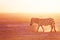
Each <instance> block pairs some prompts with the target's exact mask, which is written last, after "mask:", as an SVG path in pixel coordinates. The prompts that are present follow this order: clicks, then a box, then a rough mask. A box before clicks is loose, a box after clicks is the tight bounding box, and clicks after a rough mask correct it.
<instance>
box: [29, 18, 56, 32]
mask: <svg viewBox="0 0 60 40" xmlns="http://www.w3.org/2000/svg"><path fill="white" fill-rule="evenodd" d="M33 23H37V24H38V28H37V32H38V29H39V27H41V28H42V29H43V32H44V28H43V25H44V26H47V25H51V32H52V30H53V29H54V31H55V32H56V30H55V22H54V19H53V18H45V19H44V18H41V19H40V18H32V19H31V22H30V26H31V25H32V24H33Z"/></svg>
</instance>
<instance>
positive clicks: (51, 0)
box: [0, 0, 60, 13]
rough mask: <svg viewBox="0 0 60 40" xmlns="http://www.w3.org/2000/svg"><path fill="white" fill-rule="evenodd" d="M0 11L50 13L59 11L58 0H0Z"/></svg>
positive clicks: (59, 3) (59, 4)
mask: <svg viewBox="0 0 60 40" xmlns="http://www.w3.org/2000/svg"><path fill="white" fill-rule="evenodd" d="M0 12H4V13H5V12H7V13H17V12H19V13H21V12H22V13H41V12H43V13H48V12H49V13H50V12H60V2H59V0H0Z"/></svg>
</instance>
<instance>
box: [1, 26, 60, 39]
mask: <svg viewBox="0 0 60 40" xmlns="http://www.w3.org/2000/svg"><path fill="white" fill-rule="evenodd" d="M23 28H26V27H22V26H21V27H0V40H60V32H39V33H38V32H29V31H27V30H26V29H23Z"/></svg>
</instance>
